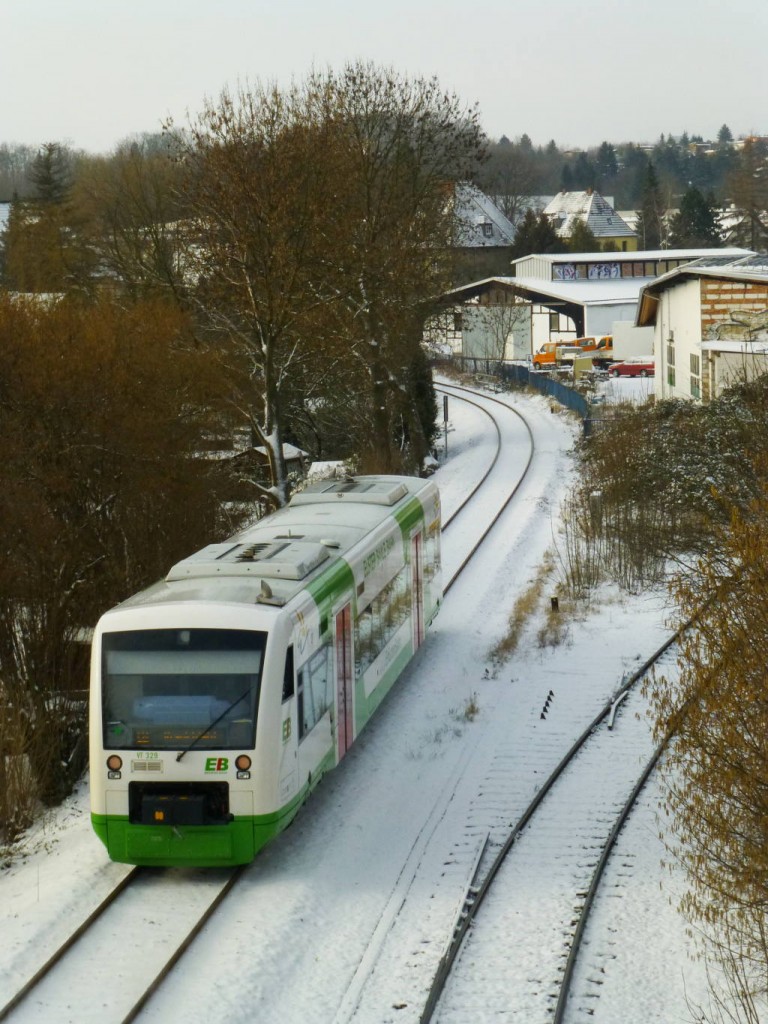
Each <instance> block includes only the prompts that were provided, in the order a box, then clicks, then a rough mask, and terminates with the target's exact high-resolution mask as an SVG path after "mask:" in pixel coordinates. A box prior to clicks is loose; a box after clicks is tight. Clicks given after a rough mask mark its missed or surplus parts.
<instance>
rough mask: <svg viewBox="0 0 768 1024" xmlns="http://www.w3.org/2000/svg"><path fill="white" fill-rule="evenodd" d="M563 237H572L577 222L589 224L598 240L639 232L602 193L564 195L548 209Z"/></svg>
mask: <svg viewBox="0 0 768 1024" xmlns="http://www.w3.org/2000/svg"><path fill="white" fill-rule="evenodd" d="M544 213H545V214H546V216H547V217H549V219H550V220H551V221H552V223H553V225H554V227H555V230H556V232H557V234H558V235H559V236H560V237H561V238H570V237H571V235H572V234H573V229H574V227H575V225H576V223H577V222H579V221H581V222H582V223H584V224H586V225H587V227H588V228H589V229H590V231H591V232H592V234H593V235H595V237H596V238H608V237H610V238H615V237H623V236H626V237H628V238H634V236H635V232H634V231H633V230H632V229H631V228H630V227H629V225H628V224H627V223H626V222H625V221H623V220H622V219H621V217H620V216H619V215H618V213H616V211H615V210H614V208H613V207H612V206H611V204H610V203H609V202H608V201H607V200H606V199H604V198H603V197H602V196H601V195H600V194H599V193H598V192H595V191H593V190H592V189H587V190H586V191H585V192H560V193H559V194H558V195H556V196H555V197H554V199H552V201H551V202H550V203H548V204H547V205H546V207H545V208H544Z"/></svg>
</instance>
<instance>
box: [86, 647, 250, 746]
mask: <svg viewBox="0 0 768 1024" xmlns="http://www.w3.org/2000/svg"><path fill="white" fill-rule="evenodd" d="M265 644H266V633H261V632H255V631H251V630H237V629H147V630H135V631H127V632H115V633H105V634H104V637H103V641H102V701H103V709H102V713H103V731H104V745H105V747H108V748H111V749H122V750H141V749H148V750H179V749H184V748H186V747H189V749H192V748H193V747H194V748H195V749H197V750H206V749H208V750H210V749H217V750H231V749H235V748H242V747H245V748H248V747H252V746H253V744H254V739H255V732H256V714H257V709H258V702H259V688H260V685H261V673H262V665H263V661H264V647H265Z"/></svg>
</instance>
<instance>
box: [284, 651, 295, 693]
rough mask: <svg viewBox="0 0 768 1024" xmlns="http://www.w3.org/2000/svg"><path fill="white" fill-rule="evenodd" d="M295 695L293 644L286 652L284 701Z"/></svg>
mask: <svg viewBox="0 0 768 1024" xmlns="http://www.w3.org/2000/svg"><path fill="white" fill-rule="evenodd" d="M293 693H294V682H293V644H291V645H290V646H289V648H288V650H287V651H286V652H285V669H284V670H283V700H284V701H286V700H289V699H290V698H291V697H292V696H293Z"/></svg>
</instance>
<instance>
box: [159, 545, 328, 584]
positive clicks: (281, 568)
mask: <svg viewBox="0 0 768 1024" xmlns="http://www.w3.org/2000/svg"><path fill="white" fill-rule="evenodd" d="M329 557H330V552H329V550H328V545H327V544H321V543H317V542H316V541H305V540H292V539H290V538H286V539H285V540H279V541H271V542H267V543H253V542H248V541H246V542H244V543H233V542H232V541H228V542H226V543H224V544H209V545H208V546H207V547H204V548H202V550H200V551H197V552H196V553H195V554H194V555H190V557H189V558H185V559H184V560H183V561H181V562H177V563H176V565H174V566H173V568H172V569H171V571H170V572H169V573H168V575H167V576H166V577H165V579H166V582H168V583H173V582H174V580H185V579H190V578H195V577H221V576H254V577H259V578H262V579H263V578H267V579H284V580H303V579H304V577H305V576H308V575H309V573H311V572H312V570H313V569H316V568H317V567H318V566H319V565H322V563H323V562H325V561H326V560H327V559H328V558H329Z"/></svg>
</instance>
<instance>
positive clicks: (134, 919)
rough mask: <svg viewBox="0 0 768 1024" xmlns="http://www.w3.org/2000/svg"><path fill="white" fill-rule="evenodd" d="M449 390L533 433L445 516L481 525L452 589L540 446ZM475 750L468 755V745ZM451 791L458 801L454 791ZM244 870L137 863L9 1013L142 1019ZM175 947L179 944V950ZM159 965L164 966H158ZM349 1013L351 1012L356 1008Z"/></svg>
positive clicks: (359, 979)
mask: <svg viewBox="0 0 768 1024" xmlns="http://www.w3.org/2000/svg"><path fill="white" fill-rule="evenodd" d="M442 389H444V390H445V391H446V392H447V393H450V394H452V395H454V397H459V396H461V398H462V401H467V402H470V403H472V404H473V405H474V406H476V407H477V408H478V409H480V410H482V414H483V415H485V416H491V418H493V417H492V414H491V412H490V411H489V406H490V407H491V408H492V407H493V406H494V405H495V404H498V405H499V406H503V407H504V410H503V412H502V410H501V409H499V410H498V411H499V413H501V414H502V415H504V416H505V417H509V416H510V415H511V416H514V417H515V418H516V419H518V421H519V422H520V423H521V424H522V431H523V433H524V434H526V435H527V437H528V442H529V447H528V450H527V452H526V454H525V458H524V459H523V460H522V461H523V463H524V465H523V467H522V470H521V472H520V474H519V479H518V478H517V477H516V478H515V481H514V482H515V486H514V488H510V472H509V466H507V467H506V468H504V467H503V466H502V465H500V461H499V460H500V448H501V445H500V443H497V445H496V450H495V452H494V454H493V455H492V457H491V458H490V460H489V464H488V466H487V467H486V469H485V470H484V472H483V473H482V474H481V480H480V481H479V482H478V483H476V484H475V485H474V486H473V487H472V489H471V491H470V493H469V494H468V495H467V496H466V498H465V499H464V500H463V501H462V502H461V504H460V505H459V506H458V507H457V508H455V509H454V510H452V512H451V514H450V516H449V517H448V519H447V520H446V523H445V526H446V529H451V531H452V534H460V533H462V530H467V524H468V523H469V524H470V525H471V527H472V532H473V538H472V540H471V543H470V542H468V545H467V549H466V550H464V549H462V557H461V559H460V564H459V566H458V567H457V568H456V569H455V570H453V571H452V573H451V576H450V578H449V579H448V580H447V586H446V590H447V589H449V588H450V587H452V586H453V584H454V583H455V582H456V580H457V578H458V577H459V575H460V573H461V572H462V571H463V570H464V569H465V567H466V566H467V565H468V564H470V563H471V559H472V557H473V554H474V553H475V552H476V551H477V550H478V549H479V548H480V547H481V546H482V543H483V540H484V539H485V538H487V536H488V534H489V532H490V531H491V530H492V529H493V526H494V524H495V523H496V522H498V520H499V518H500V517H501V516H502V515H503V513H504V512H505V510H507V509H508V507H509V504H510V502H511V501H512V500H513V499H514V496H515V494H516V493H517V490H518V488H519V487H520V486H521V484H522V482H523V480H524V479H525V475H526V473H527V472H528V468H529V466H530V464H531V460H532V459H533V455H534V448H533V438H532V434H531V431H530V427H529V426H528V425H527V424H526V423H525V420H524V418H523V417H522V416H520V414H519V412H518V411H517V410H514V409H510V406H509V405H508V404H507V403H505V402H503V401H500V400H499V399H496V398H492V397H490V396H486V395H483V396H482V397H481V398H477V399H476V398H475V397H474V396H473V395H472V393H471V392H470V391H469V389H466V388H463V387H461V386H458V385H448V384H446V385H441V390H442ZM495 433H496V436H497V439H499V438H500V431H499V429H498V427H496V428H495ZM494 480H495V483H494ZM488 486H494V487H496V488H497V490H498V501H497V503H496V508H497V511H496V513H495V515H494V517H493V521H492V522H491V523H489V524H486V526H485V529H483V530H481V531H480V530H479V529H478V515H477V512H476V511H475V512H473V511H472V509H473V501H472V499H473V498H474V497H476V496H477V494H478V492H479V491H480V489H481V488H485V487H488ZM510 490H511V493H510ZM462 523H463V524H464V525H463V526H462ZM468 532H469V531H468ZM467 757H469V753H468V754H467ZM465 764H466V762H465ZM456 772H457V778H456V779H454V780H453V781H454V783H456V782H457V781H458V779H459V778H460V775H461V772H462V765H458V766H457V769H456ZM448 789H450V787H448ZM446 800H447V801H449V800H450V794H449V792H448V791H447V792H446ZM439 820H440V812H439V809H437V810H436V813H435V814H434V815H433V818H432V819H431V820H430V821H429V822H426V823H425V827H424V829H423V837H422V838H423V842H422V840H417V841H416V843H415V844H414V855H413V858H412V861H411V862H409V863H406V864H405V865H404V867H403V871H402V873H401V880H400V882H399V884H398V887H397V888H396V891H395V892H394V894H393V899H392V900H391V901H390V902H391V903H392V906H391V907H390V908H389V911H391V913H392V914H394V913H396V911H397V907H398V906H399V902H398V901H400V902H402V899H403V898H405V893H406V892H407V889H408V887H409V885H410V882H411V881H412V879H413V876H414V874H415V872H416V869H417V867H418V856H419V852H420V850H423V847H424V845H425V844H426V843H427V842H428V840H429V837H430V834H431V830H432V829H434V828H435V827H436V825H437V824H439ZM241 871H242V869H239V870H238V871H235V872H232V873H231V874H228V876H227V877H226V878H225V879H222V878H221V877H220V875H221V873H218V875H217V878H216V881H215V885H213V884H212V883H211V879H212V874H211V873H205V874H204V873H202V872H201V873H199V877H197V876H196V877H195V879H194V885H192V886H191V887H189V890H190V891H191V893H192V896H191V897H188V895H187V893H188V887H187V886H186V885H184V889H183V896H182V898H181V899H180V898H179V897H180V895H182V890H181V887H180V886H181V884H184V883H183V882H181V883H180V880H179V877H178V875H179V873H178V872H176V873H172V872H156V871H151V870H150V871H147V870H145V869H136V870H135V871H134V872H130V873H129V875H128V876H127V877H126V879H125V880H124V882H123V883H121V885H120V886H119V887H118V888H117V890H116V891H115V892H114V893H113V894H111V895H110V897H108V898H107V899H106V900H104V902H103V903H102V904H101V905H100V906H99V907H98V908H97V909H96V910H95V911H94V913H93V914H91V915H90V916H89V918H88V919H87V920H86V921H84V922H83V923H82V924H81V925H80V926H79V927H78V928H77V929H76V931H75V932H74V933H73V935H72V936H71V937H70V939H69V940H67V942H66V943H64V944H63V945H62V947H61V948H60V949H59V950H57V951H56V952H55V953H54V954H53V955H52V956H51V957H49V959H48V960H47V961H46V963H45V964H44V965H43V966H42V967H41V968H40V969H39V970H38V971H37V972H36V973H35V975H34V976H33V977H32V978H30V979H29V981H28V982H27V983H26V984H25V985H24V986H23V987H22V988H21V989H20V990H19V991H18V992H17V993H16V994H15V995H14V996H13V997H12V998H11V999H10V1000H9V1001H8V1002H7V1003H6V1004H5V1006H3V1007H2V1008H0V1021H5V1020H11V1021H17V1020H18V1021H22V1020H23V1021H29V1020H41V1021H50V1020H52V1019H56V1020H57V1022H59V1021H61V1022H64V1021H67V1020H72V1021H76V1022H77V1024H83V1022H86V1021H89V1020H94V1021H97V1020H98V1021H99V1022H100V1024H104V1022H106V1021H109V1022H112V1021H122V1022H123V1024H127V1022H128V1021H133V1020H134V1019H135V1018H136V1017H137V1016H138V1015H139V1014H141V1011H142V1010H143V1009H144V1008H145V1007H147V1005H148V1003H149V1001H150V1000H151V999H152V996H153V995H154V994H155V993H157V991H158V989H159V988H160V986H161V985H162V982H163V981H164V979H166V978H167V977H168V975H169V974H170V972H171V971H172V969H173V967H174V965H175V964H176V963H178V961H179V960H180V958H181V957H182V956H183V954H184V953H185V952H186V951H187V950H188V949H189V947H190V945H191V944H192V943H193V942H194V939H195V937H196V936H197V935H199V933H200V931H201V930H202V928H203V927H204V925H205V923H206V922H207V921H208V920H209V919H210V917H211V915H212V914H213V913H214V912H215V910H216V909H217V908H218V906H219V905H220V904H221V902H222V901H223V900H224V899H225V898H226V896H227V894H228V893H229V891H230V890H231V888H232V887H233V886H234V885H235V883H236V881H237V879H238V877H239V875H240V873H241ZM184 874H185V875H187V874H188V873H186V872H185V873H184ZM201 893H202V895H203V897H204V898H202V899H197V898H196V897H197V896H200V895H201ZM190 903H194V908H190V913H189V914H187V913H185V914H182V915H179V913H178V910H179V907H180V906H181V907H186V906H187V905H188V904H190ZM164 907H168V908H169V910H172V912H169V914H168V915H167V918H168V921H169V920H170V919H171V918H172V919H173V922H174V923H173V926H172V927H170V926H169V925H168V922H167V921H166V915H165V914H164V913H163V908H164ZM387 913H388V911H387V910H386V909H385V912H384V914H383V915H382V918H381V921H382V922H383V925H382V928H380V929H377V932H376V933H375V934H374V935H373V936H372V938H371V941H370V942H369V945H368V948H367V949H366V950H364V952H363V955H362V957H361V960H360V969H359V971H358V972H356V977H355V979H353V983H352V985H351V986H350V989H349V992H350V993H351V995H350V996H349V998H348V999H347V1000H346V1003H344V1002H343V1005H346V1006H347V1007H353V1006H354V1005H355V1004H356V1001H357V997H356V995H355V993H356V991H359V989H360V988H361V987H362V986H364V985H365V983H366V979H367V977H368V974H369V972H370V971H372V970H373V968H374V967H375V963H376V959H377V953H378V949H377V944H380V943H381V942H383V938H384V933H385V932H386V919H387ZM390 916H391V915H390ZM193 918H194V920H193ZM115 936H118V937H119V938H120V942H119V944H118V943H116V942H115V941H114V939H115ZM125 937H130V939H129V941H127V942H126V941H124V939H125ZM116 948H120V950H121V955H120V958H119V961H118V960H117V959H116V957H115V949H116ZM169 948H170V949H171V953H170V955H169V952H168V950H169ZM134 952H135V956H134ZM158 965H160V969H159V970H158ZM83 978H89V979H93V983H91V982H89V984H88V985H87V986H83V984H82V979H83ZM100 982H104V983H105V984H104V991H103V992H101V993H100V992H98V991H97V988H98V984H99V983H100ZM83 990H85V992H87V996H84V998H83V1000H82V1002H80V1000H79V997H78V992H81V991H83ZM152 1005H154V1004H152ZM337 1016H338V1015H337ZM344 1016H345V1014H344V1013H342V1014H341V1016H340V1017H339V1019H342V1018H344ZM349 1019H352V1018H351V1017H349Z"/></svg>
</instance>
